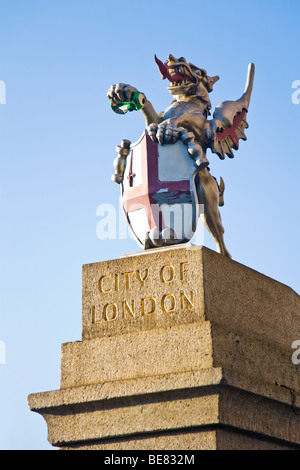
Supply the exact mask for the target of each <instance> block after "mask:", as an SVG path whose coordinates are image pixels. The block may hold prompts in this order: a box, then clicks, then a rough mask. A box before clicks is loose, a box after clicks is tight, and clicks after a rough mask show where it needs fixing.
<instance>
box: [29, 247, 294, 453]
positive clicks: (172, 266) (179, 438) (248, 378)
mask: <svg viewBox="0 0 300 470" xmlns="http://www.w3.org/2000/svg"><path fill="white" fill-rule="evenodd" d="M82 300H83V308H82V312H83V320H82V327H83V329H82V341H80V342H74V343H65V344H63V345H62V360H61V387H60V389H59V390H55V391H50V392H44V393H37V394H33V395H30V396H29V406H30V408H31V410H33V411H36V412H38V413H40V414H41V415H42V416H43V417H44V418H45V420H46V422H47V425H48V438H49V441H50V442H51V444H53V445H54V446H59V447H61V448H65V449H74V448H76V449H77V448H79V449H105V450H107V449H108V450H117V449H124V450H125V449H127V450H135V449H150V450H151V449H152V450H155V449H165V450H175V449H179V450H197V449H290V448H295V449H299V448H300V397H299V392H300V374H299V371H300V369H299V367H300V365H299V366H297V365H294V364H293V362H292V353H293V349H292V343H293V342H294V341H295V340H297V339H300V299H299V296H298V295H297V294H296V293H295V292H294V291H293V290H291V289H290V288H289V287H287V286H285V285H283V284H281V283H279V282H277V281H274V280H272V279H270V278H268V277H266V276H264V275H262V274H260V273H258V272H256V271H253V270H252V269H249V268H247V267H245V266H243V265H241V264H239V263H237V262H235V261H232V260H229V259H227V258H225V257H223V256H221V255H219V254H218V253H215V252H213V251H211V250H209V249H207V248H204V247H194V246H191V245H186V246H182V247H173V248H169V249H161V250H149V252H145V253H142V252H141V253H138V254H134V255H128V256H126V257H123V258H121V259H118V260H113V261H107V262H102V263H94V264H90V265H85V266H83V293H82Z"/></svg>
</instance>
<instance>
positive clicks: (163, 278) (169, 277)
mask: <svg viewBox="0 0 300 470" xmlns="http://www.w3.org/2000/svg"><path fill="white" fill-rule="evenodd" d="M166 268H169V276H168V277H167V278H166V277H165V275H164V272H165V269H166ZM160 279H161V281H162V282H163V283H167V282H172V281H173V279H174V268H173V266H171V265H167V266H163V267H162V268H161V270H160Z"/></svg>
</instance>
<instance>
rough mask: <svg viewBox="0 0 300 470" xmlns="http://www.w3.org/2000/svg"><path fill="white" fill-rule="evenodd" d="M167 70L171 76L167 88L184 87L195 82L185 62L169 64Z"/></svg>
mask: <svg viewBox="0 0 300 470" xmlns="http://www.w3.org/2000/svg"><path fill="white" fill-rule="evenodd" d="M168 72H169V75H170V78H171V80H170V79H169V81H170V83H171V86H170V87H168V88H178V87H186V86H190V85H195V84H196V83H197V81H196V79H195V78H194V77H193V75H192V74H191V73H190V71H189V69H188V67H187V66H186V65H185V64H178V65H172V66H169V67H168Z"/></svg>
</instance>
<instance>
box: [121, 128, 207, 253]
mask: <svg viewBox="0 0 300 470" xmlns="http://www.w3.org/2000/svg"><path fill="white" fill-rule="evenodd" d="M145 136H146V138H147V137H148V138H149V139H150V137H149V136H148V134H147V131H146V130H145V131H144V132H143V133H142V135H141V137H140V138H139V139H138V140H137V141H136V142H134V143H132V144H131V145H130V150H132V149H133V148H134V147H137V146H138V145H139V144H140V143H141V141H142V140H143V138H144V137H145ZM151 142H152V141H151ZM157 145H160V144H157ZM168 145H173V144H168ZM129 157H130V153H129V155H128V157H127V158H129ZM197 173H198V171H197V167H196V165H195V170H194V171H193V172H192V173H191V175H190V178H189V187H190V195H191V199H192V227H191V231H190V235H189V236H188V237H186V236H185V237H183V238H182V239H180V240H174V241H172V242H170V243H165V244H162V245H160V247H165V246H168V247H171V246H173V245H179V244H182V243H187V242H189V241H190V240H191V238H192V237H193V236H194V234H195V232H196V228H197V223H198V218H199V216H200V210H199V199H198V195H197V190H196V184H195V177H196V175H197ZM120 187H121V206H122V212H123V214H124V217H125V219H126V221H127V224H128V226H129V228H130V231H131V233H132V234H133V236H134V238H135V240H136V242H137V243H138V245H139V246H140V247H141V248H144V249H146V247H145V244H144V243H143V242H142V241H141V240H140V239H139V237H138V236H137V234H136V233H135V230H134V228H133V226H132V224H131V221H130V219H129V215H128V212H127V211H126V210H125V208H124V205H123V202H122V201H123V196H124V193H125V191H124V183H123V181H122V183H121V185H120ZM151 248H156V247H155V246H153V247H151Z"/></svg>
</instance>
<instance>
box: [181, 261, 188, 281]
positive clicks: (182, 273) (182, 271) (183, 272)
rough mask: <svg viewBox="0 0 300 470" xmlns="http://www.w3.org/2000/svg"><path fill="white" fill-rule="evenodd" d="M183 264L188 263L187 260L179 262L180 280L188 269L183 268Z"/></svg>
mask: <svg viewBox="0 0 300 470" xmlns="http://www.w3.org/2000/svg"><path fill="white" fill-rule="evenodd" d="M185 264H189V263H188V262H187V261H185V262H184V263H180V279H181V280H183V278H184V274H185V273H188V272H189V270H188V269H186V270H185V269H184V265H185Z"/></svg>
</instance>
